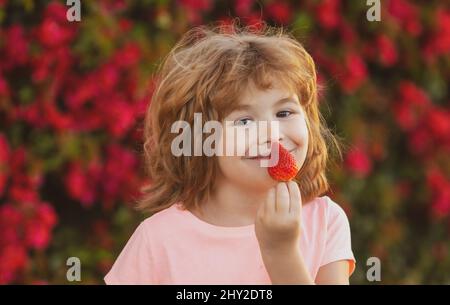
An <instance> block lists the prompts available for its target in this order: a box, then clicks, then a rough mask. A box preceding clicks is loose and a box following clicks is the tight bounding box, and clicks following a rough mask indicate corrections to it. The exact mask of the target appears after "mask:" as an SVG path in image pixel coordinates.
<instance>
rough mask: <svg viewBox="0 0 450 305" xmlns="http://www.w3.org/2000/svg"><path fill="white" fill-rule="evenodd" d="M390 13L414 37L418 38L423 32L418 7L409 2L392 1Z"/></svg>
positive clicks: (403, 0) (389, 5) (390, 2)
mask: <svg viewBox="0 0 450 305" xmlns="http://www.w3.org/2000/svg"><path fill="white" fill-rule="evenodd" d="M387 8H388V12H389V13H390V15H391V16H393V17H394V18H395V19H396V20H397V22H398V23H399V24H400V26H402V27H404V28H405V29H406V31H407V32H408V33H409V34H411V35H412V36H414V37H416V36H418V35H419V34H420V33H421V32H422V26H421V24H420V19H419V17H420V15H419V10H418V8H417V6H416V5H414V4H411V3H410V2H409V1H407V0H390V1H389V3H388V6H387Z"/></svg>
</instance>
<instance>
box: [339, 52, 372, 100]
mask: <svg viewBox="0 0 450 305" xmlns="http://www.w3.org/2000/svg"><path fill="white" fill-rule="evenodd" d="M344 64H345V66H344V71H343V75H342V76H341V78H340V79H339V81H340V83H341V86H342V89H343V90H344V92H346V93H351V92H353V91H355V90H356V89H358V88H359V87H360V86H361V85H362V83H363V82H364V81H365V80H366V78H367V68H366V65H365V63H364V61H363V59H362V58H361V57H360V56H359V55H358V54H356V53H351V52H350V53H347V54H346V55H345V63H344Z"/></svg>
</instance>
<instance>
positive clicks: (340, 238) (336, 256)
mask: <svg viewBox="0 0 450 305" xmlns="http://www.w3.org/2000/svg"><path fill="white" fill-rule="evenodd" d="M325 199H326V200H327V203H328V211H327V213H328V215H327V238H326V245H325V253H324V256H323V259H322V263H321V266H324V265H327V264H329V263H332V262H336V261H340V260H347V261H348V263H349V276H350V275H352V274H353V272H354V271H355V265H356V260H355V257H354V255H353V252H352V246H351V234H350V224H349V221H348V218H347V215H346V214H345V212H344V210H343V209H342V208H341V207H340V206H339V205H338V204H336V203H335V202H334V201H332V200H331V199H330V198H329V197H328V196H325Z"/></svg>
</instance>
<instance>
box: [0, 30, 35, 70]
mask: <svg viewBox="0 0 450 305" xmlns="http://www.w3.org/2000/svg"><path fill="white" fill-rule="evenodd" d="M4 39H5V41H4V43H3V45H4V49H3V52H4V54H2V53H3V52H1V50H0V55H1V57H2V59H3V60H2V61H1V62H0V70H1V68H2V67H3V68H4V69H5V70H9V69H12V68H14V67H16V66H20V65H24V64H26V63H27V60H28V42H27V37H26V35H25V32H24V29H23V27H22V26H21V25H12V26H11V27H9V28H7V29H6V30H5V37H4Z"/></svg>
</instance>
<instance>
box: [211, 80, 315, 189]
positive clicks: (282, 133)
mask: <svg viewBox="0 0 450 305" xmlns="http://www.w3.org/2000/svg"><path fill="white" fill-rule="evenodd" d="M285 98H288V99H285ZM239 106H241V107H242V108H241V109H237V110H235V111H233V112H232V113H230V114H229V115H228V116H227V117H226V118H224V123H223V126H224V128H223V130H224V137H223V138H222V139H223V140H224V139H225V134H227V133H232V132H233V131H234V130H236V131H237V130H241V131H242V129H248V130H250V129H252V128H253V129H256V126H257V125H258V124H261V122H263V121H265V122H267V124H268V126H271V122H272V123H273V122H277V124H278V129H279V132H278V135H277V137H275V138H274V137H273V136H272V139H271V134H270V127H269V128H268V129H267V132H258V135H257V137H256V138H255V137H253V138H254V139H252V137H248V138H247V139H246V138H245V137H242V136H241V137H237V139H236V140H235V142H234V143H235V144H232V143H227V142H226V141H225V140H224V143H223V144H225V145H224V146H227V145H228V146H230V145H231V146H234V147H240V148H239V149H242V150H241V151H245V156H242V155H241V156H236V155H235V156H228V155H227V156H218V157H217V158H218V162H219V168H220V171H221V173H220V176H221V178H224V179H227V180H229V181H228V182H231V183H236V184H239V185H241V186H244V187H248V188H249V189H261V190H263V189H268V188H270V187H273V186H274V185H276V183H277V182H276V181H275V180H273V179H272V178H271V177H270V176H269V174H268V172H267V167H261V162H260V161H261V159H258V158H254V157H251V151H255V147H257V148H258V155H259V156H267V155H268V154H270V148H271V142H277V141H279V142H280V143H281V144H282V145H283V146H284V147H285V148H286V149H287V150H289V151H290V152H291V153H292V154H293V155H294V156H295V159H296V161H297V163H298V165H299V167H301V166H302V165H303V163H304V161H305V158H306V153H307V149H308V129H307V123H306V118H305V115H306V113H305V112H304V111H303V107H302V106H301V105H300V102H299V99H298V96H297V95H296V94H294V93H291V92H290V91H288V90H286V89H283V88H282V87H281V86H279V85H277V84H276V83H274V86H273V87H272V88H271V89H268V90H266V91H262V90H259V89H257V88H256V87H254V86H250V87H249V88H248V90H247V91H246V93H245V95H244V96H242V98H241V100H240V101H239ZM237 132H238V131H237ZM253 156H254V155H253Z"/></svg>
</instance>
